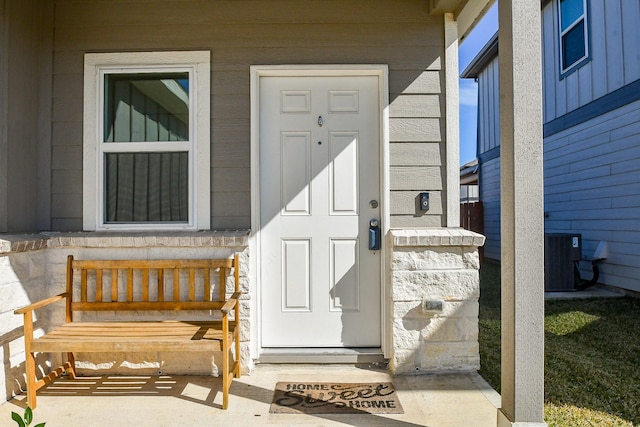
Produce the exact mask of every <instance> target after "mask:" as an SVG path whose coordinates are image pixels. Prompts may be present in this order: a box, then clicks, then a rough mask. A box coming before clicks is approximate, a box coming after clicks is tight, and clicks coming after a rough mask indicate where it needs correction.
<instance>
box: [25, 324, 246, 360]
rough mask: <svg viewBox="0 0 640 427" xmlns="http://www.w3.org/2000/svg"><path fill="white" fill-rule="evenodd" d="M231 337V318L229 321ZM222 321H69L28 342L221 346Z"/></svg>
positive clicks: (43, 345)
mask: <svg viewBox="0 0 640 427" xmlns="http://www.w3.org/2000/svg"><path fill="white" fill-rule="evenodd" d="M229 323H230V325H229V330H230V332H229V334H228V339H229V340H232V336H233V330H234V329H235V327H236V324H235V322H229ZM222 336H223V332H222V322H180V321H163V322H73V323H66V324H63V325H60V326H59V327H57V328H55V329H53V330H52V331H51V332H49V333H48V334H47V335H45V336H43V337H40V338H38V339H36V340H34V341H33V342H32V350H34V351H41V352H55V351H79V352H92V353H93V352H110V351H113V352H119V351H126V352H145V351H176V350H182V349H184V348H188V349H189V350H194V351H220V350H221V349H222V344H221V343H222Z"/></svg>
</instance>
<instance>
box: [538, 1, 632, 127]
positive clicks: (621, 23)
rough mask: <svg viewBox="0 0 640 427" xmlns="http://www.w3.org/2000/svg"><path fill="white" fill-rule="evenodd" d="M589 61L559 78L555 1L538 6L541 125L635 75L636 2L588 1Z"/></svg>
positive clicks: (603, 93) (624, 83) (626, 81)
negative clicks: (542, 95)
mask: <svg viewBox="0 0 640 427" xmlns="http://www.w3.org/2000/svg"><path fill="white" fill-rule="evenodd" d="M588 4H589V6H590V7H589V14H588V25H589V31H590V39H589V40H590V52H591V59H590V61H589V62H587V63H586V64H584V65H583V66H581V67H580V68H579V69H578V70H577V71H575V72H573V73H570V74H568V75H566V76H565V77H564V78H560V70H559V68H560V67H559V65H558V61H559V53H558V50H559V41H558V29H557V26H558V24H557V22H558V21H557V19H558V17H557V14H558V9H557V1H555V0H554V1H551V2H549V3H548V4H547V5H546V6H545V7H544V9H543V10H542V32H543V46H544V49H543V84H544V97H543V102H544V108H543V109H544V121H545V123H547V122H549V121H551V120H553V119H556V118H558V117H561V116H563V115H565V114H567V113H569V112H571V111H574V110H576V109H577V108H579V107H583V106H585V105H586V104H588V103H590V102H591V101H594V100H596V99H598V98H600V97H602V96H604V95H606V94H608V93H611V92H613V91H614V90H616V89H619V88H621V87H623V86H625V85H627V84H629V83H631V82H633V81H635V80H638V79H640V24H639V23H640V2H638V1H636V0H622V1H608V0H589V1H588Z"/></svg>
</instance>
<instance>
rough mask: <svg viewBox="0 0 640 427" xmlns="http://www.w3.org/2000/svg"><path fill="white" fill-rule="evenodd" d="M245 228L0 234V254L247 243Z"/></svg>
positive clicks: (224, 245) (223, 245)
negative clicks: (42, 250)
mask: <svg viewBox="0 0 640 427" xmlns="http://www.w3.org/2000/svg"><path fill="white" fill-rule="evenodd" d="M248 245H249V230H222V231H218V230H214V231H180V232H159V233H150V232H140V233H135V232H129V233H122V232H74V233H39V234H5V235H0V255H3V254H8V253H18V252H28V251H34V250H40V249H46V248H62V247H105V248H113V247H125V248H126V247H145V246H149V247H162V246H181V247H200V246H220V247H229V246H248Z"/></svg>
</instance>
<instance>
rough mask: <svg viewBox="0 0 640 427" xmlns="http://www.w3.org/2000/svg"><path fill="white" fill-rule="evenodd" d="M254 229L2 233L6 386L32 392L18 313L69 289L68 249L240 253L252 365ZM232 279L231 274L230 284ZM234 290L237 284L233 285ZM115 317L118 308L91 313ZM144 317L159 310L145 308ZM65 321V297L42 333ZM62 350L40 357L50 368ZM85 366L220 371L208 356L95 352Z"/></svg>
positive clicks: (49, 313) (1, 378)
mask: <svg viewBox="0 0 640 427" xmlns="http://www.w3.org/2000/svg"><path fill="white" fill-rule="evenodd" d="M248 246H249V233H248V232H247V231H203V232H180V233H161V234H153V235H151V234H145V233H127V234H117V235H114V234H113V233H109V234H107V233H51V234H46V235H45V234H38V235H20V236H7V235H3V236H1V238H0V347H1V348H2V351H1V352H0V361H1V362H2V366H3V369H0V386H2V387H3V389H4V390H5V391H6V398H7V399H9V398H11V397H12V396H13V395H15V394H19V393H21V392H22V391H23V390H24V385H25V380H24V359H25V358H24V338H23V331H22V326H23V319H22V316H17V315H15V314H13V311H14V310H15V309H16V308H18V307H22V306H25V305H27V304H29V303H31V302H35V301H38V300H41V299H43V298H46V297H49V296H53V295H56V294H59V293H61V292H64V290H65V275H66V258H67V255H69V254H71V255H74V256H75V257H76V258H78V259H82V258H93V259H98V258H104V259H127V258H227V257H231V256H232V255H233V254H234V253H236V252H239V253H240V254H241V256H240V266H241V268H240V281H241V287H242V290H243V292H244V294H243V301H242V304H241V312H242V316H243V325H242V330H241V340H242V355H241V357H242V361H243V368H244V369H245V370H249V369H251V367H252V363H253V362H252V359H251V357H250V351H249V339H250V322H249V314H250V313H249V303H250V299H251V295H250V293H249V250H248ZM226 285H227V287H230V286H231V285H232V283H231V280H230V281H229V283H227V284H226ZM229 290H230V289H229ZM94 315H96V316H97V315H100V316H106V317H109V316H111V317H115V316H116V314H115V313H108V312H107V313H100V314H97V313H91V314H89V316H94ZM137 316H138V318H147V317H148V316H153V313H141V314H137ZM63 321H64V305H63V304H61V303H58V304H56V305H53V306H50V308H45V309H42V310H38V311H37V312H36V323H35V329H36V334H42V333H44V332H45V331H47V330H48V329H50V328H51V327H52V325H55V324H58V323H61V322H63ZM60 357H61V356H60V355H57V354H40V355H38V358H37V363H38V365H39V366H40V370H41V372H43V373H45V372H47V371H48V369H49V368H50V367H51V366H56V365H57V364H58V363H59V362H60ZM77 362H78V367H79V370H80V372H82V370H83V369H84V370H85V372H88V373H92V372H95V370H96V369H101V370H104V371H103V372H107V373H136V374H151V373H153V374H155V373H157V372H159V371H161V372H163V373H170V374H183V373H189V374H212V373H213V374H216V373H217V366H215V364H214V363H212V360H211V359H207V358H202V356H201V355H196V356H194V357H191V356H190V355H189V354H188V353H173V354H171V353H164V354H155V353H154V354H136V355H124V354H91V355H90V356H86V357H83V356H82V355H78V357H77Z"/></svg>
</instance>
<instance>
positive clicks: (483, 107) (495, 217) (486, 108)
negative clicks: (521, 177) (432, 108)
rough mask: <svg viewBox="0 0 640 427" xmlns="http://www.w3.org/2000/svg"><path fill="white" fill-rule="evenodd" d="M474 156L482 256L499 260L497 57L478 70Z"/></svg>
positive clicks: (498, 92) (498, 94)
mask: <svg viewBox="0 0 640 427" xmlns="http://www.w3.org/2000/svg"><path fill="white" fill-rule="evenodd" d="M477 78H478V148H477V151H478V158H479V163H480V169H479V178H478V182H479V187H480V200H481V201H482V205H483V211H484V220H483V221H484V235H485V236H486V240H485V244H484V247H483V248H484V256H485V257H486V258H489V259H495V260H499V259H500V157H496V154H499V153H497V152H496V150H500V89H499V74H498V57H497V56H496V57H494V58H493V59H492V60H491V61H489V62H487V64H486V66H485V68H483V69H482V71H480V72H479V73H478V77H477Z"/></svg>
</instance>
